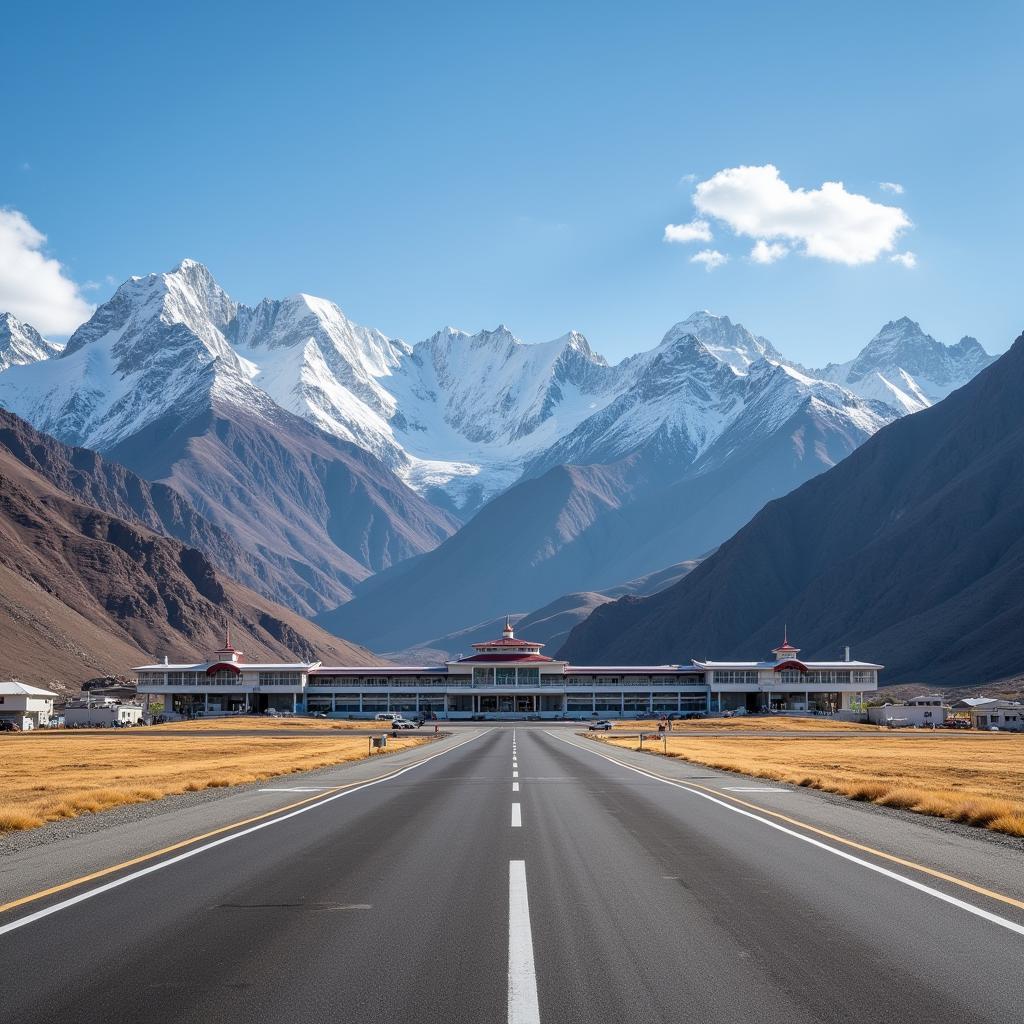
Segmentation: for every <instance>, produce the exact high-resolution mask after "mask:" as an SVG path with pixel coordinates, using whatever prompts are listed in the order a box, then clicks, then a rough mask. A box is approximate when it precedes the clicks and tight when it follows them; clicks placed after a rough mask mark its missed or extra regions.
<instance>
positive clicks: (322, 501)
mask: <svg viewBox="0 0 1024 1024" xmlns="http://www.w3.org/2000/svg"><path fill="white" fill-rule="evenodd" d="M3 323H4V324H6V325H8V332H7V334H8V336H9V337H10V338H12V339H13V338H14V337H15V334H16V335H17V343H16V344H15V343H12V342H8V345H7V349H6V350H9V351H11V352H14V351H15V349H16V350H17V352H18V353H19V356H18V359H19V360H20V364H19V365H7V366H6V368H4V369H3V372H2V373H0V405H2V406H5V407H6V408H8V409H9V410H11V411H12V412H14V413H17V414H18V415H21V416H23V417H24V418H25V419H27V420H29V421H30V422H31V423H32V424H33V425H34V426H35V427H37V428H38V429H41V430H43V431H46V432H47V433H50V434H53V435H55V436H56V437H57V438H58V439H59V440H61V441H63V442H65V443H69V444H74V445H82V446H86V447H90V448H96V449H98V450H100V451H101V452H103V453H104V454H107V455H109V456H110V457H111V458H113V459H115V460H117V461H120V462H122V463H124V464H126V465H128V466H129V467H130V468H132V469H134V470H135V471H136V472H138V473H140V474H141V475H143V476H145V477H147V478H149V479H151V480H156V481H161V482H164V483H166V484H168V485H170V486H171V487H173V488H175V489H176V490H178V491H179V492H180V493H181V494H183V495H184V496H185V497H186V499H187V500H189V501H190V502H191V503H192V504H193V505H194V507H195V508H196V509H197V510H198V511H199V512H200V513H201V514H202V515H204V516H206V517H207V518H208V519H210V520H212V521H213V522H214V523H215V524H216V525H217V526H219V527H221V528H222V529H224V530H226V531H227V532H228V533H230V534H231V535H232V536H233V537H234V538H235V539H236V540H238V542H239V543H240V544H241V546H242V547H243V548H244V549H245V550H246V551H248V552H250V553H251V554H252V555H253V556H254V557H257V558H258V559H259V560H261V561H260V562H259V564H260V565H261V566H263V568H261V570H260V572H262V573H264V576H263V578H262V581H261V585H262V586H263V588H264V592H265V593H267V594H268V595H270V596H273V597H274V598H275V599H277V600H280V601H283V602H285V603H288V604H290V605H291V606H292V607H294V608H297V609H299V610H301V611H302V612H303V613H304V614H310V613H312V612H318V611H321V610H323V609H326V608H331V607H333V606H335V605H338V604H342V603H344V602H346V601H347V600H349V598H350V597H351V596H352V594H353V593H355V592H357V591H358V592H359V594H360V596H359V598H358V600H357V601H356V602H354V604H356V605H364V611H360V610H359V609H358V608H354V609H353V610H352V611H353V614H352V615H351V616H348V615H346V616H342V619H344V620H345V622H346V624H347V625H353V626H356V625H359V631H358V632H356V631H354V630H353V633H352V635H353V636H355V637H356V639H361V640H369V638H368V637H367V636H366V635H365V634H363V633H362V628H363V626H362V625H360V623H363V624H365V623H369V622H371V621H372V620H373V619H374V617H375V616H377V615H378V611H379V609H378V604H379V603H380V602H381V601H383V602H385V604H384V605H381V608H384V607H385V605H386V603H387V602H388V601H391V602H392V604H393V606H394V607H399V606H400V605H401V601H400V600H399V598H400V597H401V599H402V600H406V601H407V602H408V601H413V600H417V601H421V602H422V603H424V604H430V603H433V604H435V605H436V607H435V608H434V611H435V612H436V615H435V618H437V619H438V621H437V622H436V623H434V624H433V625H432V626H431V627H430V628H431V629H432V630H433V632H432V633H431V634H430V635H440V633H442V632H447V631H450V630H451V629H453V628H459V627H461V626H464V625H465V624H466V622H467V621H471V620H470V619H469V618H462V617H461V616H462V614H463V612H465V614H466V615H467V616H468V615H470V614H473V615H477V616H479V614H489V609H488V608H487V607H485V605H486V604H487V602H488V601H491V600H497V599H499V598H500V597H501V596H502V594H503V593H511V592H512V591H513V590H514V588H515V587H517V586H518V587H519V588H520V590H521V597H522V600H523V601H524V602H525V601H527V600H528V598H529V599H531V600H534V603H536V602H537V601H542V600H544V599H545V597H547V596H551V595H549V594H546V593H542V592H541V591H543V590H544V588H545V587H547V588H548V589H549V590H550V591H551V594H553V595H556V596H557V594H560V593H564V592H565V591H566V589H574V590H576V589H578V590H589V589H594V588H595V587H600V586H608V585H614V584H615V583H617V582H619V581H621V580H622V579H627V578H631V577H633V576H637V575H640V574H642V573H644V572H649V571H651V570H652V569H657V568H659V567H661V566H663V565H664V564H665V563H666V562H667V561H674V560H681V559H685V558H692V557H699V556H701V555H703V554H705V553H706V552H707V551H708V550H709V549H710V548H712V547H714V546H715V545H716V544H718V543H720V542H721V540H723V539H724V538H725V537H726V536H728V534H729V533H730V532H732V531H733V530H735V529H737V528H739V527H740V526H742V525H743V523H745V522H746V521H747V520H748V519H749V518H750V516H752V515H753V514H755V513H756V512H757V510H758V509H759V508H760V507H761V506H762V505H763V504H764V502H765V501H767V500H770V499H771V498H773V497H778V496H781V495H782V494H785V493H787V492H788V491H789V490H791V489H792V488H793V487H795V486H798V485H799V484H800V483H802V482H803V481H804V480H806V479H808V478H810V477H811V476H814V475H815V474H817V473H819V472H821V471H822V470H824V469H827V468H829V467H830V466H832V465H833V464H835V463H836V462H838V461H840V460H841V459H843V458H845V456H846V455H848V454H849V453H850V452H852V451H853V450H854V449H855V448H856V447H857V446H858V445H860V444H861V443H862V442H863V441H864V440H866V439H867V438H868V437H869V436H871V434H873V433H874V432H875V431H877V430H878V429H879V428H880V427H881V426H883V425H885V424H886V423H888V422H890V421H891V420H893V419H895V418H897V417H898V416H900V415H902V414H904V413H905V412H908V411H913V410H914V409H918V408H923V407H924V406H925V405H928V404H931V403H932V402H933V401H934V400H936V399H937V398H938V397H941V395H942V394H944V393H948V391H949V390H951V389H952V388H954V387H957V386H959V385H960V384H962V383H964V382H965V381H966V380H968V379H970V377H971V376H973V374H974V373H975V372H976V371H977V369H978V368H980V366H982V365H984V364H985V363H987V362H988V361H989V357H988V356H987V355H986V354H985V352H984V350H983V349H982V348H981V346H980V345H978V344H977V342H974V341H973V340H970V339H965V340H964V341H963V342H961V343H960V344H959V345H957V346H952V347H946V346H943V345H940V344H939V343H938V342H936V341H935V340H934V339H932V338H930V337H928V336H927V335H925V334H924V333H923V332H922V331H921V330H920V328H919V327H918V326H917V325H916V324H913V323H912V322H911V321H909V320H901V321H896V322H894V323H892V324H888V325H886V327H885V328H883V330H882V331H881V332H880V334H879V335H878V336H877V337H876V338H875V339H873V340H872V342H871V343H870V344H869V345H868V346H867V347H866V348H865V349H864V351H863V352H861V353H860V355H859V356H858V357H857V358H856V359H854V360H851V361H850V362H849V363H844V364H841V365H831V366H829V367H827V368H826V369H825V370H823V371H807V370H803V369H802V368H801V367H799V366H797V365H796V364H793V363H791V362H788V361H787V360H786V359H785V358H784V357H783V356H782V354H781V353H780V352H779V351H778V349H776V348H775V346H774V345H772V344H771V342H769V341H767V340H766V339H765V338H762V337H759V336H757V335H755V334H753V333H752V332H750V331H748V330H747V329H746V328H745V327H743V326H742V325H740V324H736V323H733V322H732V321H731V320H729V318H728V317H724V316H718V315H715V314H713V313H709V312H707V311H701V312H698V313H694V314H693V315H692V316H690V317H689V318H687V319H686V320H683V321H681V322H680V323H678V324H676V325H674V326H673V327H672V328H671V329H670V330H669V331H668V332H667V333H666V334H665V336H664V338H662V340H661V342H660V343H659V344H658V345H656V346H655V347H654V348H652V349H650V350H648V351H645V352H640V353H638V354H636V355H633V356H630V357H628V358H626V359H624V360H622V361H621V362H619V363H617V364H615V365H609V364H608V363H607V362H606V361H605V360H604V359H603V358H602V357H601V356H599V355H597V354H595V353H594V352H593V351H592V350H591V348H590V346H589V344H588V343H587V340H586V338H584V337H583V335H581V334H579V333H577V332H570V333H568V334H565V335H563V336H562V337H560V338H557V339H555V340H553V341H549V342H544V343H541V344H524V343H523V342H522V341H520V340H518V339H517V338H516V337H515V336H514V335H513V334H512V333H511V332H510V331H509V330H508V329H507V328H506V327H504V326H499V327H498V328H496V329H495V330H491V331H480V332H477V333H475V334H469V333H466V332H464V331H460V330H457V329H455V328H450V327H449V328H445V329H444V330H442V331H439V332H438V333H436V334H434V335H433V336H432V337H430V338H427V339H426V340H424V341H421V342H419V343H417V344H415V345H410V344H407V343H406V342H405V341H402V340H399V339H395V338H389V337H387V336H386V335H384V334H382V333H381V332H380V331H377V330H374V329H373V328H370V327H364V326H360V325H358V324H355V323H353V322H352V321H350V320H349V319H348V318H347V317H346V316H345V314H344V313H343V312H342V311H341V309H339V308H338V306H336V305H335V304H334V303H332V302H330V301H328V300H326V299H321V298H316V297H314V296H310V295H303V294H299V295H294V296H291V297H289V298H286V299H281V300H276V299H265V300H263V301H262V302H260V303H258V304H257V305H255V306H246V305H239V304H237V303H235V302H234V301H233V300H232V299H231V298H230V297H229V296H228V295H227V294H226V293H225V292H224V290H223V289H222V288H220V286H219V285H218V284H217V282H216V281H215V280H214V278H213V276H212V275H211V274H210V272H209V271H208V270H207V269H206V268H205V267H204V266H202V265H201V264H199V263H197V262H195V261H193V260H184V261H183V262H182V263H181V264H179V265H178V266H177V267H175V268H174V269H173V270H172V271H170V272H168V273H164V274H150V275H148V276H146V277H137V278H131V279H130V280H128V281H126V282H125V283H124V284H123V285H122V286H121V287H120V288H118V290H117V291H116V293H115V294H114V295H113V297H112V298H111V299H110V300H109V301H108V302H106V303H104V304H103V305H101V306H100V307H99V308H98V309H97V310H96V312H95V313H94V315H93V316H92V317H91V318H90V320H89V321H88V322H87V323H86V324H83V325H82V327H80V328H79V329H78V330H77V331H76V332H75V333H74V334H73V335H72V337H71V339H70V340H69V342H68V344H67V345H66V347H65V348H64V349H63V350H62V351H52V350H51V349H52V347H47V346H46V343H44V342H42V339H38V340H37V338H38V336H37V335H35V332H32V334H29V331H28V329H26V328H24V327H21V326H20V325H19V326H18V328H17V330H15V329H14V328H13V327H12V326H11V324H12V318H10V317H7V318H4V320H3ZM26 339H27V342H28V344H26ZM6 350H5V351H6ZM30 359H34V360H35V361H29V360H30ZM13 361H14V360H8V362H13ZM485 504H487V509H486V510H485V511H486V513H487V514H485V515H483V517H482V518H481V517H479V516H478V517H476V518H475V519H474V520H473V522H472V523H471V524H468V525H467V526H466V527H464V528H463V529H462V530H460V531H458V533H457V534H456V535H455V536H454V537H453V536H452V534H453V533H454V532H455V531H456V529H457V526H458V524H457V521H456V519H455V518H454V517H453V516H452V515H450V514H449V513H450V512H451V511H455V512H457V513H458V515H459V517H460V518H462V519H463V520H466V519H469V518H470V517H471V516H472V515H473V514H474V513H475V512H476V511H477V510H478V509H480V508H481V507H482V506H484V505H485ZM469 526H472V527H473V528H472V529H469V528H468V527H469ZM445 538H450V539H449V540H447V541H446V540H445ZM442 542H443V543H442ZM439 544H440V545H441V546H440V547H437V546H438V545H439ZM435 548H437V550H436V552H435V551H434V550H433V549H435ZM413 555H424V557H423V558H421V559H419V560H418V561H417V566H416V567H415V568H413V569H408V567H402V568H401V570H399V571H400V572H401V573H402V576H401V579H402V581H403V582H402V583H401V585H399V586H398V590H397V591H395V589H394V587H389V584H388V582H387V581H381V582H380V583H379V585H377V583H376V581H375V588H374V593H379V595H380V597H379V599H376V600H377V604H374V603H373V602H371V603H370V605H369V606H366V605H365V601H366V598H365V597H363V596H362V589H361V581H362V580H364V579H365V578H366V577H368V576H369V575H372V574H375V573H380V572H382V571H384V570H388V569H389V568H390V567H392V566H395V565H396V564H397V563H399V562H401V561H403V560H406V559H410V558H411V557H412V556H413ZM499 555H500V557H499ZM513 555H514V557H512V556H513ZM494 558H499V561H498V562H495V563H494V565H493V570H494V573H497V576H488V574H487V573H486V572H484V573H482V574H480V573H477V574H476V575H477V576H478V577H479V580H478V582H479V586H476V584H475V583H474V584H473V585H471V584H470V583H468V582H463V584H462V585H460V588H458V591H459V592H458V598H459V600H460V601H461V602H462V604H461V605H459V606H458V607H456V604H457V603H458V602H456V603H455V604H453V603H452V601H454V598H452V599H451V600H448V599H447V598H446V599H445V600H442V599H441V598H439V597H438V596H437V594H436V580H437V579H438V578H451V576H452V573H455V574H456V575H457V574H458V573H459V572H462V571H463V567H468V566H474V565H475V566H480V567H485V566H487V565H489V564H490V562H489V561H488V560H489V559H491V560H493V559H494ZM501 559H504V561H502V560H501ZM467 571H468V570H467ZM446 574H447V575H446ZM517 574H518V575H517ZM493 578H501V579H502V580H503V588H504V590H503V588H502V587H499V588H494V586H493ZM393 581H394V577H393V579H392V582H393ZM417 581H418V582H417ZM545 581H546V582H545ZM403 587H404V588H405V591H407V593H405V595H404V597H403V596H402V594H403V593H404V592H403V591H402V588H403ZM417 587H419V588H420V589H417ZM417 594H418V595H419V596H418V597H417V596H416V595H417ZM463 606H464V607H463ZM460 608H461V609H462V610H461V611H460V610H459V609H460ZM502 610H507V609H503V608H502V607H498V608H496V609H494V611H495V613H497V612H500V611H502ZM412 618H413V619H415V616H412ZM364 620H365V621H364ZM441 620H445V621H441ZM449 620H450V621H449ZM339 621H341V620H340V619H339ZM346 628H347V626H346ZM411 639H416V638H415V637H413V638H411Z"/></svg>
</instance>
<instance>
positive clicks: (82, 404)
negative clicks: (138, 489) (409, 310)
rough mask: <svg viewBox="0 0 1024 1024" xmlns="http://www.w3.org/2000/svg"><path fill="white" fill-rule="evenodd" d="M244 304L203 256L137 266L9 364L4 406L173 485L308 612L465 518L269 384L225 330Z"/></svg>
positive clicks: (287, 599)
mask: <svg viewBox="0 0 1024 1024" xmlns="http://www.w3.org/2000/svg"><path fill="white" fill-rule="evenodd" d="M261 312H262V314H264V315H265V316H266V322H268V323H270V324H271V325H274V324H275V323H276V324H279V325H283V324H284V322H285V320H284V319H282V318H277V319H275V318H274V317H273V315H272V314H271V311H269V310H267V309H264V310H262V311H261ZM238 313H239V308H238V307H237V306H236V304H235V303H234V302H232V300H231V299H230V298H229V297H228V296H227V295H226V293H225V292H224V291H223V289H221V288H220V287H219V285H218V284H217V283H216V281H215V280H214V279H213V277H212V275H211V274H210V273H209V271H208V270H207V269H206V268H205V267H203V266H202V265H201V264H199V263H196V262H195V261H193V260H185V261H183V262H182V263H181V264H179V265H178V266H177V267H175V268H174V270H172V271H170V272H169V273H166V274H150V275H148V276H147V277H137V278H131V279H130V280H128V281H126V282H125V283H124V284H123V285H121V287H120V288H118V290H117V291H116V293H115V294H114V295H113V297H112V298H111V299H110V300H109V301H108V302H106V303H104V304H103V305H102V306H100V307H99V309H97V310H96V312H95V313H94V315H93V316H92V317H91V318H90V319H89V321H88V322H87V323H85V324H83V325H82V327H80V328H79V329H78V330H77V331H76V332H75V333H74V334H73V335H72V336H71V338H70V339H69V341H68V343H67V346H66V347H65V349H64V350H63V351H62V352H60V353H59V354H58V355H56V356H54V357H52V358H50V359H47V360H45V361H42V362H35V363H32V364H29V365H24V366H12V367H9V368H8V369H7V370H5V371H4V372H3V373H2V374H0V405H2V406H4V407H6V408H7V409H8V410H10V411H11V412H14V413H16V414H18V415H20V416H22V417H24V418H25V419H27V420H28V421H29V422H30V423H32V424H33V426H35V427H36V428H37V429H39V430H42V431H45V432H46V433H48V434H51V435H53V436H54V437H56V438H57V439H58V440H60V441H62V442H64V443H66V444H72V445H79V446H83V447H88V448H94V449H97V450H99V451H100V452H102V453H103V454H105V455H108V456H109V457H110V458H112V459H113V460H115V461H117V462H120V463H123V464H124V465H127V466H128V467H129V468H131V469H133V470H135V471H136V472H137V473H139V474H140V475H142V476H145V477H147V478H148V479H150V480H154V481H159V482H162V483H166V484H169V485H170V486H171V487H173V488H174V489H175V490H177V491H178V492H179V493H180V494H182V495H184V496H185V497H186V498H187V499H188V500H189V501H190V502H191V504H192V505H193V506H194V507H195V508H196V509H197V510H198V511H199V512H200V513H201V514H202V515H204V516H205V517H206V518H208V519H210V520H211V521H213V522H214V523H215V524H216V525H217V526H220V527H222V528H223V529H225V530H226V531H227V532H228V533H229V534H230V535H231V536H233V537H234V538H235V539H236V540H237V541H238V542H239V543H240V544H241V545H242V546H243V548H245V549H246V550H247V551H250V552H251V553H252V554H253V555H254V556H256V557H257V558H258V559H260V560H262V564H264V565H265V566H266V569H265V572H264V576H263V578H262V580H261V585H262V586H263V589H264V592H265V593H267V594H268V595H269V596H272V597H274V598H275V599H276V600H280V601H282V602H284V603H287V604H289V605H290V606H291V607H293V608H297V609H298V610H301V611H302V612H303V613H305V614H309V613H311V612H314V611H317V610H319V609H322V608H325V607H331V606H333V605H335V604H337V603H339V602H341V601H344V600H346V599H347V598H348V597H349V596H350V594H351V588H352V586H354V584H355V583H356V582H358V581H359V580H361V579H364V578H365V577H367V576H369V575H371V574H372V573H375V572H379V571H380V570H381V569H385V568H387V567H388V566H390V565H391V564H392V563H394V562H398V561H401V560H403V559H405V558H409V557H411V556H413V555H416V554H420V553H422V552H423V551H425V550H428V549H429V548H431V547H433V546H434V545H435V544H437V543H438V541H440V540H442V539H443V538H444V537H446V536H448V535H449V534H450V533H451V532H452V531H453V530H454V528H455V521H454V520H453V519H452V518H451V517H450V516H448V515H447V514H446V513H444V512H443V511H442V510H440V509H438V508H437V507H436V506H434V505H432V504H430V503H429V502H427V501H426V500H424V499H423V498H422V497H421V496H420V495H418V494H416V493H415V492H414V491H412V490H410V489H409V488H408V487H407V486H406V485H405V484H404V483H402V481H401V480H400V479H399V478H398V477H397V476H395V474H394V473H393V472H392V471H391V470H390V469H388V467H387V466H386V465H384V464H383V463H382V462H381V461H380V460H379V459H377V458H376V457H375V456H374V455H373V454H372V453H371V452H370V451H368V450H366V449H365V448H364V447H363V446H360V445H357V444H352V443H349V442H348V441H346V440H345V439H343V438H341V437H339V436H337V434H336V433H333V432H327V431H323V430H320V429H319V428H318V427H317V426H316V424H315V422H310V420H312V419H313V417H312V416H305V417H297V416H295V415H294V414H293V413H292V412H290V411H289V410H288V409H286V408H282V406H281V405H279V404H277V403H276V402H275V401H274V400H273V398H272V397H271V396H270V395H269V394H268V393H267V392H266V391H265V390H263V389H262V388H261V387H259V386H258V384H257V383H255V379H256V378H257V377H258V373H257V370H258V368H257V367H255V366H254V365H253V364H252V363H251V362H250V361H249V360H246V359H244V358H243V357H241V356H240V355H239V354H238V353H237V352H236V351H235V349H234V347H233V346H232V344H231V343H230V342H229V340H228V335H229V334H231V335H232V336H235V335H236V332H238V331H239V330H241V329H244V328H246V327H248V326H249V323H250V321H249V320H246V319H244V318H239V316H238ZM256 315H257V314H256V313H254V314H253V316H254V317H255V316H256ZM327 347H328V346H326V345H325V348H327ZM304 411H305V410H304Z"/></svg>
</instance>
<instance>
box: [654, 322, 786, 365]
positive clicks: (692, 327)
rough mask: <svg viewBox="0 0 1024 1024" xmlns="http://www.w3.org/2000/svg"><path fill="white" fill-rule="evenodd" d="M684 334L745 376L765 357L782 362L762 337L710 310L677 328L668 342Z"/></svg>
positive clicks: (779, 356)
mask: <svg viewBox="0 0 1024 1024" xmlns="http://www.w3.org/2000/svg"><path fill="white" fill-rule="evenodd" d="M682 334H692V335H693V336H694V337H695V338H697V340H698V341H700V342H701V343H702V344H703V345H704V346H705V347H706V349H707V350H708V352H710V353H711V354H712V355H713V356H714V357H715V358H716V359H718V360H719V361H720V362H723V363H728V364H729V365H730V366H731V367H732V368H733V369H734V370H736V371H737V372H739V373H745V372H746V370H747V368H748V367H749V366H750V365H751V364H752V363H754V362H756V361H757V360H758V359H760V358H762V357H763V356H767V357H769V358H772V359H778V360H781V359H782V356H781V354H780V353H779V352H778V351H777V349H776V348H775V346H774V345H773V344H772V343H771V342H770V341H769V340H768V339H767V338H762V337H759V336H757V335H755V334H753V333H751V332H750V331H748V330H747V328H746V327H744V326H743V325H742V324H739V323H733V321H732V320H730V319H729V317H727V316H724V315H721V314H718V313H712V312H710V311H709V310H707V309H701V310H697V311H696V312H694V313H691V314H690V315H689V316H688V317H687V318H686V319H685V320H681V321H680V322H679V323H677V324H675V325H674V326H673V327H672V328H671V329H670V330H669V332H668V334H666V336H665V338H666V340H667V339H668V338H669V337H670V336H673V335H682Z"/></svg>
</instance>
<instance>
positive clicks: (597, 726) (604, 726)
mask: <svg viewBox="0 0 1024 1024" xmlns="http://www.w3.org/2000/svg"><path fill="white" fill-rule="evenodd" d="M611 727H612V723H611V722H608V721H602V722H591V723H590V725H588V726H587V728H588V729H589V730H590V731H591V732H597V731H598V730H601V731H602V732H605V731H607V730H608V729H611Z"/></svg>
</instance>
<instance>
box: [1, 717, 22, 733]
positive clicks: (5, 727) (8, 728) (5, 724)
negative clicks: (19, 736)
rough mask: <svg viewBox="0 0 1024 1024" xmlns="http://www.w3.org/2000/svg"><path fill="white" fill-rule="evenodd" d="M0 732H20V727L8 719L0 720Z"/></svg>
mask: <svg viewBox="0 0 1024 1024" xmlns="http://www.w3.org/2000/svg"><path fill="white" fill-rule="evenodd" d="M0 732H21V726H19V725H18V723H17V722H12V721H11V719H9V718H0Z"/></svg>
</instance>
